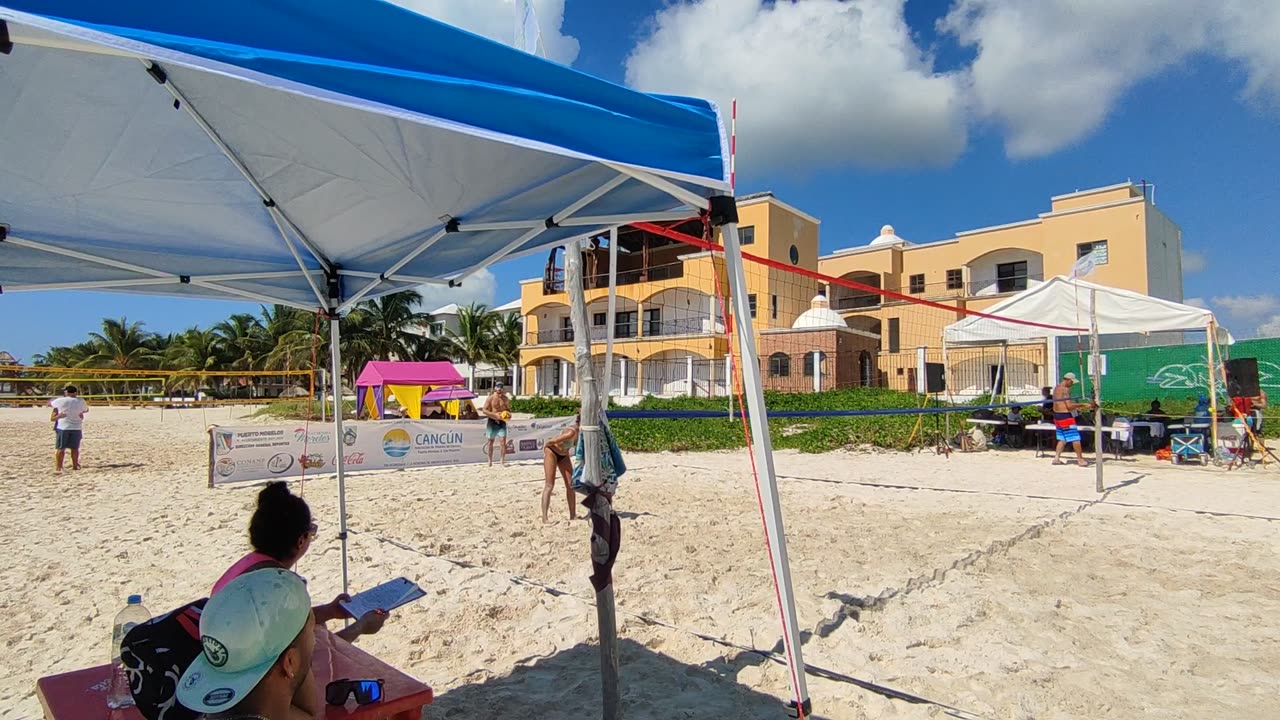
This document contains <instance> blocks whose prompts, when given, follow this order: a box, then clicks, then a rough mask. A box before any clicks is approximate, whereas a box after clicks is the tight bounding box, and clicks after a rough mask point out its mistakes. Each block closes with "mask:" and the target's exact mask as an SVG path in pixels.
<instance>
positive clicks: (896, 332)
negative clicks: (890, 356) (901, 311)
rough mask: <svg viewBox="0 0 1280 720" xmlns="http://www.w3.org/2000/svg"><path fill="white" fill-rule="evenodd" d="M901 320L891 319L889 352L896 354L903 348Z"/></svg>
mask: <svg viewBox="0 0 1280 720" xmlns="http://www.w3.org/2000/svg"><path fill="white" fill-rule="evenodd" d="M900 323H901V319H900V318H889V352H891V353H896V352H898V350H899V348H900V347H901V340H902V338H901V333H900V327H899V326H900Z"/></svg>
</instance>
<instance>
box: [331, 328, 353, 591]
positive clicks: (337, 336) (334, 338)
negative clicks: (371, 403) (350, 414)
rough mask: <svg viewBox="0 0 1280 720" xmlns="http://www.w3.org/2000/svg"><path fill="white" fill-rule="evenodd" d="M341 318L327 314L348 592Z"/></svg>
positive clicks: (344, 574)
mask: <svg viewBox="0 0 1280 720" xmlns="http://www.w3.org/2000/svg"><path fill="white" fill-rule="evenodd" d="M341 328H342V320H341V319H340V317H339V316H338V313H337V312H333V313H331V314H330V315H329V356H330V360H331V361H332V367H331V372H332V373H333V447H334V458H333V464H334V466H335V467H336V471H337V474H338V539H339V540H341V541H342V592H344V593H345V592H348V591H349V590H350V589H351V587H350V581H349V578H348V575H347V474H346V458H345V457H343V454H342V329H341Z"/></svg>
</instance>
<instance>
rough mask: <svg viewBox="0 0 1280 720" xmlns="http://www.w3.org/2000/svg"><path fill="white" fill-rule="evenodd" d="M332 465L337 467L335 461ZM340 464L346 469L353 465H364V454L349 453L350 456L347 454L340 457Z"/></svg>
mask: <svg viewBox="0 0 1280 720" xmlns="http://www.w3.org/2000/svg"><path fill="white" fill-rule="evenodd" d="M333 464H334V465H337V464H338V463H337V460H336V459H335V460H334V463H333ZM342 464H343V465H345V466H346V467H351V466H353V465H363V464H364V453H362V452H353V453H350V454H348V455H343V456H342Z"/></svg>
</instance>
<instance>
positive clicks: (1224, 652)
mask: <svg viewBox="0 0 1280 720" xmlns="http://www.w3.org/2000/svg"><path fill="white" fill-rule="evenodd" d="M238 412H239V411H229V410H228V409H226V408H223V409H217V410H209V411H207V412H206V411H200V410H184V411H165V412H164V413H163V416H162V414H161V412H160V411H159V410H154V409H146V410H144V409H139V410H127V409H104V408H95V409H94V411H93V412H92V413H91V414H90V416H89V417H88V418H87V421H86V427H85V441H84V442H85V445H84V447H85V460H84V464H85V469H84V470H83V471H81V472H79V473H68V474H67V475H64V476H62V477H54V476H53V474H52V472H51V455H52V445H53V432H52V430H51V429H50V426H49V423H48V421H47V411H44V410H39V409H37V410H14V409H9V410H0V506H2V507H4V508H5V511H6V517H5V523H4V525H5V531H4V532H3V533H2V534H0V551H2V552H3V557H4V563H3V565H2V566H0V608H2V609H3V618H4V622H3V626H2V627H0V649H2V650H3V651H2V652H0V718H5V719H7V718H31V717H39V716H40V712H41V710H40V705H39V702H38V701H37V700H36V698H35V693H34V689H35V681H36V679H37V678H38V677H40V676H43V675H47V674H51V673H57V672H64V671H68V670H72V669H76V668H80V667H84V666H88V665H94V664H101V663H103V662H106V661H107V659H108V645H109V636H110V633H111V620H112V618H113V616H114V614H115V612H116V611H117V610H118V609H119V607H120V606H122V605H123V602H124V598H125V596H127V595H128V594H130V593H141V594H142V595H143V598H144V602H145V604H146V605H147V607H148V608H149V609H150V610H151V611H152V612H153V613H156V614H159V613H160V612H163V611H167V610H169V609H171V608H173V607H175V606H177V605H180V604H182V603H185V602H188V601H190V600H193V599H196V598H199V597H203V596H204V595H205V594H206V593H207V592H208V589H209V587H210V586H211V585H212V583H213V582H214V580H216V579H217V577H218V576H219V575H220V574H221V573H222V571H223V570H224V569H225V568H226V567H227V566H228V565H230V564H231V563H232V562H233V561H234V560H236V559H237V558H238V557H239V556H240V555H242V554H243V553H244V552H245V551H246V549H247V547H246V544H247V540H246V528H247V524H248V519H249V515H250V513H251V512H252V508H253V505H254V500H255V495H256V492H257V488H256V487H252V486H246V487H236V488H220V489H217V490H210V489H208V488H207V487H206V480H207V444H206V443H207V440H206V437H207V436H206V435H205V433H204V429H205V427H206V425H207V424H209V423H220V424H238V423H239V424H243V422H245V421H238V420H236V419H234V415H236V414H238ZM628 464H629V466H630V468H631V472H630V473H628V475H627V476H626V477H625V478H623V482H622V488H621V492H620V495H619V497H618V498H617V501H616V508H617V509H618V510H619V511H620V512H621V513H622V515H623V548H622V554H621V556H620V557H619V559H618V564H617V567H616V570H615V580H616V581H615V587H616V592H617V599H618V609H619V630H620V635H621V638H622V640H623V648H622V670H621V672H622V682H623V694H624V702H625V714H626V717H628V718H630V719H640V718H655V719H656V718H726V717H732V718H736V719H739V720H745V719H754V718H779V717H784V714H783V713H784V711H783V709H782V703H783V702H785V700H786V699H787V697H788V693H789V684H788V678H787V671H786V668H785V666H782V665H779V664H775V663H772V662H767V661H764V660H763V659H762V658H761V657H760V656H759V655H755V654H752V653H745V652H742V651H740V650H738V649H734V648H730V647H725V646H722V645H717V644H713V643H710V642H707V641H706V640H703V639H700V638H698V637H695V636H694V635H693V634H692V633H693V632H697V633H702V634H705V635H711V636H716V637H721V638H724V639H726V640H728V641H730V642H732V643H736V644H738V645H741V646H750V647H755V648H762V649H770V648H774V647H775V646H777V645H779V644H780V642H781V641H780V637H781V634H780V630H779V619H778V611H777V609H776V605H775V595H774V589H773V585H772V581H771V574H770V572H769V563H768V559H767V549H766V545H765V542H764V539H763V531H762V528H761V522H760V516H759V509H758V504H757V499H756V492H755V488H754V485H753V482H752V479H751V475H750V466H749V464H748V461H747V456H746V454H745V452H733V453H690V454H678V455H672V454H655V455H644V454H634V453H633V454H630V455H629V456H628ZM777 467H778V472H779V474H780V475H782V476H783V478H782V479H781V487H782V502H783V507H784V512H785V516H786V523H787V536H788V541H789V543H790V559H791V566H792V577H793V581H794V585H795V591H796V598H797V605H798V614H799V622H800V626H801V628H802V629H803V630H804V631H805V634H806V642H805V644H804V646H803V650H804V654H805V659H806V660H807V661H808V662H809V663H811V664H813V665H816V666H819V667H821V668H824V669H827V670H831V671H835V672H837V673H842V674H844V675H848V676H852V677H854V678H858V679H861V680H865V681H871V682H875V683H879V684H881V685H884V686H887V687H890V688H893V689H896V690H900V691H904V692H908V693H912V694H915V695H918V696H921V697H923V698H927V699H929V700H932V701H935V702H937V703H943V704H946V705H950V706H953V707H956V708H960V709H962V710H966V711H969V712H971V713H974V714H976V715H977V716H980V717H987V718H1000V719H1002V720H1004V719H1011V720H1028V719H1031V718H1036V719H1042V718H1045V719H1051V718H1103V717H1115V718H1136V717H1143V718H1207V717H1212V718H1262V717H1280V679H1278V677H1280V674H1278V673H1277V672H1276V669H1277V668H1280V624H1278V623H1277V622H1276V618H1277V617H1280V580H1278V579H1277V578H1280V554H1278V553H1277V549H1278V548H1280V520H1277V519H1278V518H1280V470H1276V469H1271V470H1244V471H1236V472H1232V473H1226V472H1224V471H1222V470H1219V469H1207V470H1201V469H1197V468H1175V467H1171V466H1169V465H1168V464H1167V463H1166V464H1157V463H1155V462H1154V461H1151V460H1126V461H1123V462H1116V463H1110V464H1108V466H1107V473H1108V474H1107V482H1108V484H1109V485H1111V486H1119V487H1116V488H1115V489H1112V490H1111V491H1110V492H1108V493H1107V494H1106V495H1105V497H1104V499H1103V501H1101V502H1095V501H1097V500H1098V499H1099V496H1098V495H1096V494H1095V493H1094V492H1093V487H1094V474H1093V471H1092V470H1081V469H1077V468H1074V467H1052V466H1050V465H1049V464H1048V461H1047V460H1045V459H1040V460H1037V459H1035V458H1033V457H1032V453H1031V452H1030V451H1026V452H1020V453H1009V452H987V453H979V454H966V455H959V454H957V455H953V456H952V457H951V458H950V459H945V458H941V457H937V456H934V455H932V454H901V453H881V452H847V453H846V452H840V453H829V454H826V455H820V456H818V455H810V456H806V455H799V454H793V453H779V454H778V456H777ZM540 476H541V468H540V466H533V465H519V466H512V467H508V468H499V469H494V470H492V471H489V470H486V469H483V468H477V467H466V468H453V469H433V470H420V471H405V472H393V473H377V474H363V475H353V476H351V477H350V478H349V479H348V486H347V487H348V509H349V514H350V524H351V527H352V530H353V534H352V536H351V554H350V557H351V579H352V585H353V588H354V589H357V590H358V589H360V588H363V587H368V586H371V585H374V584H377V583H380V582H382V581H384V580H387V579H389V578H392V577H395V576H398V575H405V576H407V577H409V578H412V579H414V580H416V581H417V582H418V583H419V584H421V585H422V587H424V588H425V589H427V591H428V596H427V598H425V599H423V600H421V601H418V602H416V603H413V604H412V605H410V606H407V607H405V608H402V609H401V610H400V611H398V612H396V613H394V614H393V617H392V619H391V620H389V621H388V623H387V625H386V628H385V629H384V630H383V632H382V633H381V634H379V635H377V636H374V637H368V638H363V639H362V640H361V642H360V644H361V646H362V647H364V648H365V649H366V650H368V651H370V652H372V653H373V654H375V655H377V656H378V657H380V658H382V659H383V660H385V661H387V662H389V663H391V664H394V665H396V666H397V667H400V668H401V669H403V670H404V671H406V672H408V673H409V674H411V675H414V676H415V677H418V678H420V679H422V680H423V681H425V682H427V683H429V684H430V685H432V686H433V687H434V688H435V691H436V694H437V699H436V703H435V704H434V706H433V707H432V708H431V709H430V711H429V716H430V717H432V718H493V719H504V718H510V719H513V720H514V719H519V720H528V719H529V718H548V719H552V718H582V717H595V716H598V712H599V711H598V706H599V659H598V653H597V651H596V647H595V644H594V643H595V636H596V622H595V612H594V608H593V607H592V605H591V597H592V591H591V587H590V584H589V583H588V582H587V576H588V574H589V573H590V565H589V562H588V536H589V528H588V526H587V523H585V522H583V521H578V522H576V523H570V522H569V521H568V520H567V519H566V518H565V517H564V513H565V509H564V505H563V499H562V496H561V495H558V496H557V501H558V503H559V504H553V506H552V509H553V512H555V513H559V514H560V515H559V517H560V520H559V521H558V522H557V523H556V524H553V525H549V526H542V525H541V524H540V523H539V522H538V518H537V515H538V510H537V504H538V497H539V493H540V490H541V477H540ZM886 486H887V487H886ZM296 488H297V484H296V483H295V489H296ZM303 491H304V493H305V496H306V498H307V500H308V502H309V503H311V506H312V510H313V513H314V515H315V517H316V519H317V520H318V522H319V523H320V526H321V534H320V538H319V539H318V540H317V541H316V543H315V544H314V545H313V547H312V550H311V552H310V553H309V554H308V555H307V556H306V557H305V558H304V559H303V561H302V563H301V565H300V567H299V568H298V569H299V571H300V572H301V573H302V574H303V575H305V576H307V578H308V580H309V586H310V588H311V590H312V593H313V596H314V597H315V599H316V601H317V602H327V601H328V600H330V599H332V597H333V596H334V595H335V594H336V593H337V592H338V591H339V590H340V589H341V587H340V586H341V573H340V567H341V565H340V550H339V544H338V540H337V539H336V537H335V536H336V534H337V520H336V517H337V509H336V508H337V497H336V493H337V485H336V483H335V482H334V481H333V479H332V478H319V479H316V480H309V481H308V482H307V483H306V484H305V488H304V490H303ZM1265 518H1272V519H1270V520H1268V519H1265ZM392 541H393V542H394V544H393V542H392ZM548 589H550V590H551V591H548ZM892 589H896V594H895V592H893V591H892ZM876 598H882V599H876ZM645 618H649V619H652V620H656V621H658V622H659V623H661V624H655V623H653V622H650V621H648V620H646V619H645ZM668 625H669V626H674V627H668ZM808 684H809V692H810V696H811V698H812V700H813V703H814V710H815V717H820V718H831V719H832V720H853V719H861V718H915V717H944V715H943V713H942V710H941V709H939V708H938V707H937V706H932V705H916V704H910V703H907V702H904V701H901V700H892V699H888V698H886V697H883V696H881V695H878V694H875V693H873V692H871V691H868V690H865V689H862V688H860V687H858V686H855V685H852V684H849V683H847V682H842V681H839V680H837V679H827V678H821V677H813V676H811V677H809V679H808Z"/></svg>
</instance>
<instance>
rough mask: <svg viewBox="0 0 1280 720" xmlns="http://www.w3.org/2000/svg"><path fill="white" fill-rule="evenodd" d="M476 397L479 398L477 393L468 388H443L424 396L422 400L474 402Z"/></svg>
mask: <svg viewBox="0 0 1280 720" xmlns="http://www.w3.org/2000/svg"><path fill="white" fill-rule="evenodd" d="M476 397H478V396H477V395H476V394H475V393H473V392H471V391H470V390H468V389H466V388H461V387H442V388H436V389H435V390H432V391H431V392H429V393H427V394H426V395H423V396H422V400H423V402H441V401H445V400H474V399H475V398H476Z"/></svg>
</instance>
